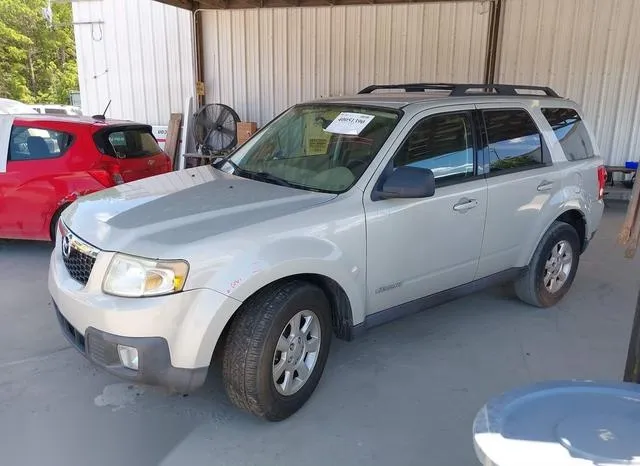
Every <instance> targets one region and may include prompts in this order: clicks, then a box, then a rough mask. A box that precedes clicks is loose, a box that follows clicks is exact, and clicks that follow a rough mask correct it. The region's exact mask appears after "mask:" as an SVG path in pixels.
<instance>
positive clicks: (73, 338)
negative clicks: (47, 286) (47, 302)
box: [54, 304, 84, 353]
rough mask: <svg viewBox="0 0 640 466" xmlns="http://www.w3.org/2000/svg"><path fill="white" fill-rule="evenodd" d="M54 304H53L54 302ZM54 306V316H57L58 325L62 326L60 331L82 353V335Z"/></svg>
mask: <svg viewBox="0 0 640 466" xmlns="http://www.w3.org/2000/svg"><path fill="white" fill-rule="evenodd" d="M54 306H55V304H54ZM55 308H56V316H57V317H58V322H59V323H60V327H61V328H62V333H64V336H65V337H67V339H68V340H69V341H70V342H71V344H73V346H75V347H76V348H78V349H79V350H80V351H82V352H83V353H84V337H83V336H82V334H81V333H80V332H78V331H77V330H76V329H75V327H74V326H73V325H71V324H70V323H69V321H68V320H67V319H65V318H64V316H63V315H62V314H61V313H60V311H59V310H58V307H57V306H55Z"/></svg>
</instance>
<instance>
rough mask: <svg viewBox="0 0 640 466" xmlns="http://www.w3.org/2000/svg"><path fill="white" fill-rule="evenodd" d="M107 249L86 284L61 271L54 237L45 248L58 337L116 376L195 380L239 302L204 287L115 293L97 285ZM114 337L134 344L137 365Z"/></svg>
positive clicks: (182, 384)
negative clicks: (145, 294) (123, 358)
mask: <svg viewBox="0 0 640 466" xmlns="http://www.w3.org/2000/svg"><path fill="white" fill-rule="evenodd" d="M112 257H113V253H110V252H100V253H99V255H98V256H97V258H96V261H95V264H94V266H93V269H92V271H91V274H90V276H89V279H88V281H87V283H86V285H83V284H81V283H79V282H77V281H76V280H74V279H73V278H72V277H71V275H70V274H69V272H68V270H67V268H66V266H65V265H64V261H63V260H62V254H61V252H60V245H59V244H58V245H56V247H55V249H54V251H53V252H52V254H51V261H50V265H49V292H50V294H51V297H52V300H53V303H54V307H55V310H56V313H57V315H58V320H59V321H60V324H61V326H62V329H63V332H64V334H65V335H66V337H67V338H68V339H69V340H70V341H71V343H73V345H74V346H75V347H76V348H77V349H78V350H80V351H81V352H82V353H83V354H84V355H85V356H86V357H87V358H89V359H90V360H91V361H92V362H93V363H95V364H96V365H98V366H100V367H102V368H103V369H105V370H106V371H108V372H110V373H112V374H114V375H117V376H119V377H122V378H125V379H128V380H133V381H138V382H141V383H148V384H154V385H162V386H167V387H169V388H172V389H175V390H176V391H182V392H187V391H191V390H193V389H195V388H197V386H198V385H201V384H202V383H203V382H204V380H205V377H206V373H207V371H208V368H209V366H210V364H211V358H212V355H213V351H214V349H215V347H216V344H217V342H218V339H219V338H220V335H221V334H222V332H223V330H224V328H225V326H226V324H227V322H228V321H229V319H230V318H231V316H232V315H233V313H234V312H235V311H236V310H237V309H238V308H239V306H240V305H241V302H240V301H237V300H235V299H232V298H229V297H227V296H225V295H223V294H221V293H218V292H216V291H213V290H210V289H204V288H203V289H196V290H189V291H183V292H181V293H176V294H172V295H167V296H157V297H149V298H121V297H116V296H109V295H105V294H104V293H103V292H102V277H103V276H104V273H105V271H106V268H107V267H108V265H109V263H110V261H111V258H112ZM118 344H122V345H126V346H131V347H134V348H137V349H138V359H139V363H138V364H139V368H138V370H137V371H135V370H132V369H128V368H126V367H124V366H123V365H122V364H121V363H120V360H119V356H118V354H117V350H116V346H117V345H118Z"/></svg>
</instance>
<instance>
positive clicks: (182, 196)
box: [63, 166, 336, 258]
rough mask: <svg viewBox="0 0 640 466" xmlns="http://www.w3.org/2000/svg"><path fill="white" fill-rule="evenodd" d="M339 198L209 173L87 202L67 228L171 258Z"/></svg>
mask: <svg viewBox="0 0 640 466" xmlns="http://www.w3.org/2000/svg"><path fill="white" fill-rule="evenodd" d="M334 197H336V196H335V195H334V194H324V193H316V192H311V191H304V190H299V189H293V188H288V187H285V186H278V185H274V184H270V183H263V182H259V181H253V180H248V179H245V178H240V177H237V176H233V175H230V174H227V173H224V172H221V171H219V170H216V169H214V168H213V167H211V166H205V167H197V168H192V169H187V170H180V171H177V172H171V173H167V174H164V175H159V176H154V177H150V178H145V179H142V180H139V181H135V182H131V183H127V184H123V185H120V186H117V187H114V188H109V189H106V190H104V191H100V192H98V193H95V194H91V195H89V196H85V197H82V198H80V199H78V200H77V201H76V202H74V203H73V204H72V205H71V206H70V207H69V208H68V209H66V210H65V212H64V214H63V221H64V223H65V224H66V225H67V226H68V227H69V228H70V229H71V231H73V232H74V233H75V234H76V235H78V236H79V237H81V238H82V239H84V240H85V241H87V242H89V243H91V244H93V245H94V246H96V247H98V248H100V249H103V250H107V251H118V252H124V253H128V254H133V255H139V256H144V257H150V258H159V257H163V258H170V257H168V256H172V255H173V251H171V252H169V251H170V250H171V248H172V247H179V246H180V245H186V244H189V243H193V242H197V241H201V240H203V239H206V238H209V237H213V236H216V235H220V234H223V233H227V232H231V231H233V230H237V229H240V228H244V227H247V226H250V225H253V224H258V223H261V222H264V221H266V220H273V219H274V218H277V217H281V216H284V215H288V214H291V213H294V212H297V211H300V210H304V209H307V208H310V207H312V206H314V205H317V204H320V203H323V202H326V201H328V200H331V199H333V198H334Z"/></svg>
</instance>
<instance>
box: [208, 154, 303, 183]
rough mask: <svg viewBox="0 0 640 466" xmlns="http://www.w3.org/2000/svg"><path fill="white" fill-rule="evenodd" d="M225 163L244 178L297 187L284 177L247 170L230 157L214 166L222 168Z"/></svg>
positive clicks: (235, 173) (234, 172)
mask: <svg viewBox="0 0 640 466" xmlns="http://www.w3.org/2000/svg"><path fill="white" fill-rule="evenodd" d="M225 163H228V164H229V165H231V166H232V167H233V174H234V175H236V176H241V177H243V178H252V179H254V180H258V181H266V182H268V183H273V184H277V185H280V186H286V187H288V188H294V187H296V186H295V185H294V184H292V183H289V182H288V181H287V180H285V179H284V178H280V177H279V176H276V175H272V174H271V173H269V172H252V171H251V170H246V169H244V168H242V167H240V166H238V164H237V163H235V162H234V161H233V160H231V159H228V158H225V159H222V160H220V161H219V162H217V163H216V164H215V165H214V167H215V168H218V169H220V168H222V166H223V165H224V164H225Z"/></svg>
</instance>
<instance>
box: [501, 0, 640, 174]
mask: <svg viewBox="0 0 640 466" xmlns="http://www.w3.org/2000/svg"><path fill="white" fill-rule="evenodd" d="M634 7H635V8H634ZM504 27H505V29H504V37H503V42H502V53H501V55H500V70H499V74H498V75H499V80H500V82H519V83H523V84H541V85H550V86H552V87H553V88H554V89H556V90H557V91H558V92H559V93H561V95H564V96H567V97H569V98H571V99H573V100H575V101H577V102H579V103H580V104H581V105H582V106H583V108H584V110H585V113H586V114H587V116H588V118H589V119H590V120H591V125H592V127H593V129H594V131H595V133H596V137H597V140H598V145H599V146H600V149H601V151H602V155H603V156H604V157H605V159H606V160H607V163H609V164H616V165H623V164H624V162H625V161H626V160H638V159H639V158H640V55H639V53H640V2H638V1H637V0H562V1H558V0H507V1H506V10H505V18H504Z"/></svg>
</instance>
